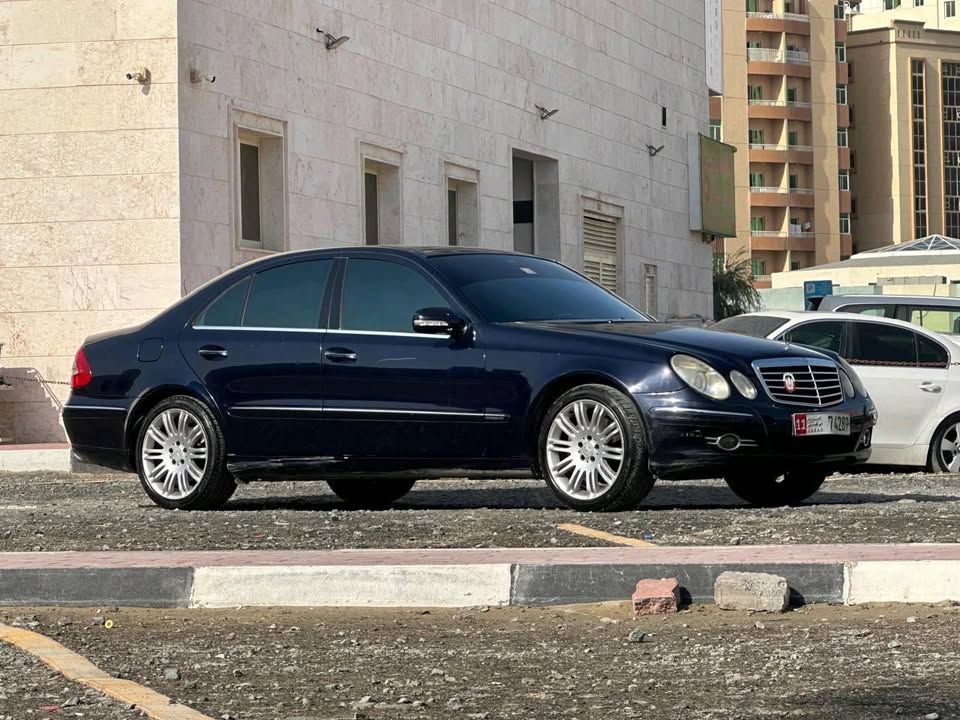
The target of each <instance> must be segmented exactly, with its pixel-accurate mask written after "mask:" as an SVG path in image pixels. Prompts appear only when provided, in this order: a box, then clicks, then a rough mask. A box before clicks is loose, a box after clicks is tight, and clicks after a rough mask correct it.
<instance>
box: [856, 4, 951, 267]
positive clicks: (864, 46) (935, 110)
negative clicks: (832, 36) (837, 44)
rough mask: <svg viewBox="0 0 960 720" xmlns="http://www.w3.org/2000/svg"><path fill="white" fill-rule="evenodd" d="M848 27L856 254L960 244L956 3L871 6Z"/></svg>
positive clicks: (862, 11)
mask: <svg viewBox="0 0 960 720" xmlns="http://www.w3.org/2000/svg"><path fill="white" fill-rule="evenodd" d="M859 11H860V12H858V13H856V14H853V15H852V16H851V18H850V24H851V31H850V34H849V37H848V43H847V45H848V54H849V58H850V64H851V68H855V73H856V79H855V81H854V82H852V83H851V85H850V98H851V102H852V103H853V104H854V106H855V107H856V111H857V112H856V120H857V122H856V124H855V125H854V126H853V127H852V128H851V132H850V142H851V147H852V152H853V153H854V158H855V165H856V168H855V176H854V177H855V184H854V203H855V209H856V212H855V213H854V215H853V229H854V237H855V238H856V240H857V246H858V250H861V251H862V250H869V249H873V248H878V247H882V246H884V245H890V244H892V243H903V242H909V241H912V240H914V239H916V238H922V237H926V236H928V235H934V234H940V235H946V236H948V237H952V238H958V237H960V17H958V16H957V8H956V3H955V2H954V0H904V2H896V1H895V0H864V2H863V3H862V4H861V5H860V7H859Z"/></svg>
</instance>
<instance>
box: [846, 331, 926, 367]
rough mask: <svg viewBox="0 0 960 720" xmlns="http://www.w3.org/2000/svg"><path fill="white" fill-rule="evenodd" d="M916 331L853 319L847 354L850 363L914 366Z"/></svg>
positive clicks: (915, 363)
mask: <svg viewBox="0 0 960 720" xmlns="http://www.w3.org/2000/svg"><path fill="white" fill-rule="evenodd" d="M915 335H916V333H913V332H911V331H909V330H905V329H904V328H899V327H891V326H890V325H882V324H880V323H871V322H854V323H851V328H850V353H849V355H850V357H849V358H847V359H848V360H849V361H850V363H851V364H853V365H888V366H899V367H916V365H917V344H916V339H915Z"/></svg>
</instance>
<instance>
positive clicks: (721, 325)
mask: <svg viewBox="0 0 960 720" xmlns="http://www.w3.org/2000/svg"><path fill="white" fill-rule="evenodd" d="M786 322H787V319H786V318H781V317H772V316H770V315H737V316H736V317H732V318H727V319H726V320H721V321H720V322H718V323H714V324H713V325H711V326H710V329H711V330H723V331H724V332H732V333H737V334H738V335H749V336H751V337H757V338H765V337H770V334H771V333H772V332H774V331H775V330H776V329H777V328H778V327H780V326H781V325H783V324H785V323H786Z"/></svg>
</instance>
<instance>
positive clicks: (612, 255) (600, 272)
mask: <svg viewBox="0 0 960 720" xmlns="http://www.w3.org/2000/svg"><path fill="white" fill-rule="evenodd" d="M619 225H620V223H619V220H618V219H617V218H614V217H610V216H609V215H601V214H600V213H595V212H589V211H584V213H583V274H584V275H586V276H587V277H588V278H590V279H591V280H593V281H594V282H595V283H597V284H598V285H602V286H603V287H605V288H606V289H607V290H609V291H610V292H614V293H615V292H617V291H618V290H619V285H620V283H619V279H620V273H619V260H618V258H619V255H620V252H619V246H620V241H619V236H620V232H619V231H620V227H619Z"/></svg>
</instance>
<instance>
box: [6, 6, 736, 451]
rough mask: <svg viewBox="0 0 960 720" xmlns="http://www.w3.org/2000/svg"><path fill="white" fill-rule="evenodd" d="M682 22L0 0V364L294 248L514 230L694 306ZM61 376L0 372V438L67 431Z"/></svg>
mask: <svg viewBox="0 0 960 720" xmlns="http://www.w3.org/2000/svg"><path fill="white" fill-rule="evenodd" d="M708 5H711V6H712V2H711V3H708ZM718 16H719V13H717V14H716V16H711V17H713V20H712V21H711V27H712V28H715V29H718V28H719V21H718V19H717V18H718ZM705 36H706V27H705V5H704V2H702V1H701V2H697V1H696V0H684V1H682V2H674V0H643V2H629V3H624V2H621V1H620V0H590V2H586V3H585V2H570V1H569V0H543V1H541V2H537V3H521V2H515V1H514V0H457V2H447V1H446V0H443V1H438V0H378V1H377V2H342V0H283V1H282V2H265V1H261V0H253V1H248V2H235V1H234V0H74V1H72V2H70V3H65V2H63V1H62V0H18V2H0V158H2V162H0V342H2V343H5V346H4V348H3V352H2V354H0V374H4V375H5V376H6V377H27V378H28V379H31V380H53V381H63V380H65V379H68V378H69V377H70V365H71V360H72V357H73V354H74V352H75V351H76V349H77V348H78V347H79V345H80V343H81V342H82V341H83V339H84V337H86V336H88V335H90V334H92V333H95V332H99V331H102V330H109V329H113V328H118V327H123V326H128V325H134V324H137V323H139V322H142V321H143V320H144V319H146V318H148V317H150V316H152V315H154V314H156V313H157V312H158V311H160V310H162V309H163V308H165V307H166V306H168V305H169V304H171V303H173V302H174V301H176V300H177V299H178V298H180V297H181V296H182V295H183V294H184V293H186V292H189V291H191V290H193V289H194V288H196V287H197V286H198V285H200V284H201V283H203V282H205V281H206V280H208V279H210V278H212V277H214V276H216V275H217V274H218V273H221V272H223V271H224V270H226V269H228V268H231V267H233V266H235V265H237V264H239V263H241V262H244V261H247V260H251V259H255V258H258V257H262V256H263V255H264V254H267V253H271V252H277V251H283V250H294V249H301V248H311V247H330V246H334V247H335V246H346V245H357V244H364V243H367V244H407V245H424V244H426V245H444V244H454V245H468V246H471V245H479V246H483V247H488V248H501V249H511V250H512V249H517V250H522V251H527V252H534V253H537V254H540V255H544V256H547V257H551V258H557V259H559V260H561V261H563V262H565V263H567V264H569V265H571V266H573V267H575V268H580V269H583V270H584V272H586V273H587V274H589V275H591V276H592V277H594V278H595V279H597V280H598V281H600V282H602V283H603V284H604V285H606V286H607V287H609V288H610V289H612V290H616V291H617V292H619V293H620V294H622V295H623V296H624V297H625V298H627V299H628V300H630V301H631V302H633V303H635V304H636V305H638V306H639V307H641V308H646V309H648V310H649V311H650V312H652V313H654V314H655V315H659V316H661V317H666V318H669V317H675V316H686V315H692V314H699V315H702V316H706V317H709V316H710V315H711V313H712V294H711V289H712V283H711V264H712V258H711V252H712V251H711V247H710V246H709V244H706V243H704V242H703V238H702V236H701V233H699V232H695V231H691V212H690V204H691V203H690V188H689V182H688V180H689V177H690V159H689V157H690V156H689V150H688V148H689V146H690V142H689V141H690V138H691V136H694V137H695V136H696V135H697V133H706V132H707V104H708V91H707V85H708V79H707V77H706V68H705V55H706V52H707V51H706V48H705V45H706V42H705ZM716 37H717V35H716V34H714V35H712V36H711V38H712V39H711V43H712V44H713V45H714V46H715V47H717V48H718V47H719V46H718V45H717V44H716ZM66 392H67V387H66V386H64V385H47V384H44V383H41V382H23V381H20V380H17V381H14V384H13V388H12V389H0V442H6V443H18V444H22V443H56V442H60V441H63V439H64V435H63V432H62V430H61V428H60V423H59V406H60V403H62V402H63V400H64V398H65V395H66Z"/></svg>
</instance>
